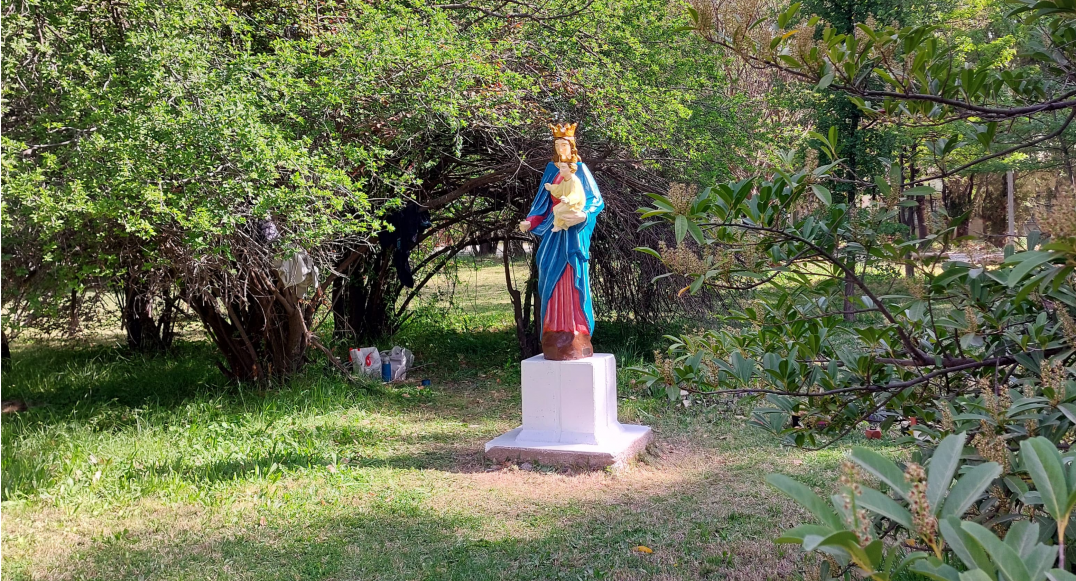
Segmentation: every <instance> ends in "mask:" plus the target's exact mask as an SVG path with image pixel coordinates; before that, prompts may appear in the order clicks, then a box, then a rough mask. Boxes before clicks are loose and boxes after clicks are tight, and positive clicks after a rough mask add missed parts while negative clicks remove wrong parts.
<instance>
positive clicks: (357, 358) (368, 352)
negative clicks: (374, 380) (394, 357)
mask: <svg viewBox="0 0 1076 581" xmlns="http://www.w3.org/2000/svg"><path fill="white" fill-rule="evenodd" d="M351 368H352V369H354V370H355V371H362V372H363V373H364V374H366V375H374V376H378V375H381V353H380V352H378V350H377V347H363V348H362V349H352V350H351Z"/></svg>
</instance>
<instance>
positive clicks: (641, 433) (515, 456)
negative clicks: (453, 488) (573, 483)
mask: <svg viewBox="0 0 1076 581" xmlns="http://www.w3.org/2000/svg"><path fill="white" fill-rule="evenodd" d="M620 428H621V429H620V430H619V432H618V433H616V434H611V435H610V436H611V437H609V438H608V439H607V440H604V441H603V442H602V443H601V444H560V443H540V442H534V441H528V440H518V439H517V437H518V436H519V433H520V432H521V431H523V428H522V427H519V428H516V429H514V430H512V431H511V432H508V433H507V434H503V435H501V436H497V437H496V438H494V439H492V440H490V441H489V442H487V443H486V456H487V457H488V458H489V459H491V460H493V461H495V462H504V461H507V460H515V461H517V462H532V463H535V464H545V465H547V466H577V467H580V468H605V467H607V466H623V465H625V464H627V463H628V462H630V461H631V460H633V459H634V458H635V457H636V456H638V455H639V453H641V452H642V451H643V450H645V449H646V445H647V444H649V443H650V440H651V438H652V437H653V432H651V430H650V427H649V426H636V425H632V424H621V425H620Z"/></svg>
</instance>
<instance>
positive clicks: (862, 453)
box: [849, 446, 910, 499]
mask: <svg viewBox="0 0 1076 581" xmlns="http://www.w3.org/2000/svg"><path fill="white" fill-rule="evenodd" d="M849 457H850V458H851V459H852V461H853V462H855V463H856V464H859V465H860V466H862V467H863V469H864V470H866V471H867V472H869V473H871V474H873V475H874V476H875V477H876V478H878V479H880V480H881V481H882V482H885V483H886V485H888V486H889V487H890V488H892V489H893V490H895V491H896V492H897V493H898V494H900V496H901V497H903V498H905V499H907V498H908V490H909V488H910V487H909V485H908V481H907V480H905V479H904V472H902V471H901V469H900V468H898V467H897V465H896V464H894V463H893V461H892V460H890V459H889V458H886V457H885V456H882V455H881V454H879V453H878V452H875V451H874V450H869V449H867V448H861V447H858V446H856V447H854V448H852V453H851V454H850V455H849Z"/></svg>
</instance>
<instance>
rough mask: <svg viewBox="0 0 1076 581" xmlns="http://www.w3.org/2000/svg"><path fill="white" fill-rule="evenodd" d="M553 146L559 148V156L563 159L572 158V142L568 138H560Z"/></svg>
mask: <svg viewBox="0 0 1076 581" xmlns="http://www.w3.org/2000/svg"><path fill="white" fill-rule="evenodd" d="M553 148H554V149H556V150H557V156H558V157H560V158H561V159H571V158H572V144H571V143H568V140H567V139H558V140H556V141H554V142H553Z"/></svg>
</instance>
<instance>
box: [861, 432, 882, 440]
mask: <svg viewBox="0 0 1076 581" xmlns="http://www.w3.org/2000/svg"><path fill="white" fill-rule="evenodd" d="M864 434H866V436H867V439H868V440H881V439H882V430H867V431H866V432H864Z"/></svg>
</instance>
